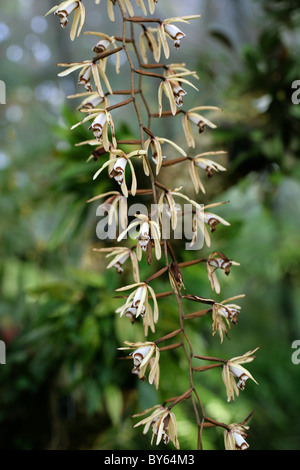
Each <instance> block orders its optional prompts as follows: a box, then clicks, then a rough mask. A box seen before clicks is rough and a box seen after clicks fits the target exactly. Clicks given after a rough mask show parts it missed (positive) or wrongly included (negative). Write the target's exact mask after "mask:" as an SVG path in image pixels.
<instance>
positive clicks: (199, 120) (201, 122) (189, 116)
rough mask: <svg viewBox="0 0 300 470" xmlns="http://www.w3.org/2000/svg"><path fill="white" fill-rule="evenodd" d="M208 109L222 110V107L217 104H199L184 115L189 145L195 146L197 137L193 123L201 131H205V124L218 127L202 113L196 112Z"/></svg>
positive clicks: (185, 132) (184, 128)
mask: <svg viewBox="0 0 300 470" xmlns="http://www.w3.org/2000/svg"><path fill="white" fill-rule="evenodd" d="M206 110H212V111H221V109H220V108H218V107H217V106H197V107H195V108H192V109H189V111H186V112H185V113H184V115H183V118H182V127H183V130H184V134H185V137H186V141H187V144H188V146H189V147H193V148H195V139H194V137H193V133H192V128H191V123H193V124H195V125H196V126H197V127H198V129H199V133H202V132H203V131H204V128H205V126H208V127H211V128H212V129H216V127H217V126H216V124H214V123H213V122H211V121H210V120H209V119H207V118H205V117H204V116H202V114H199V113H197V112H196V111H206Z"/></svg>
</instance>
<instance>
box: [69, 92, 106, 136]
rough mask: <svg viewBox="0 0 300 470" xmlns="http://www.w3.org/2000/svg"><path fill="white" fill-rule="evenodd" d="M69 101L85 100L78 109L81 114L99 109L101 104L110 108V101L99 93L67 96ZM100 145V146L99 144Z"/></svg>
mask: <svg viewBox="0 0 300 470" xmlns="http://www.w3.org/2000/svg"><path fill="white" fill-rule="evenodd" d="M67 98H68V99H74V98H75V99H77V98H84V100H83V101H82V102H81V104H80V105H79V106H77V109H78V110H79V111H81V112H83V113H84V112H87V113H88V112H92V110H93V109H95V108H99V106H100V105H101V104H103V108H104V109H105V108H107V107H108V106H109V101H108V99H107V98H106V97H105V96H100V95H99V93H98V92H89V91H86V92H84V93H75V94H73V95H69V96H67ZM98 145H99V144H98Z"/></svg>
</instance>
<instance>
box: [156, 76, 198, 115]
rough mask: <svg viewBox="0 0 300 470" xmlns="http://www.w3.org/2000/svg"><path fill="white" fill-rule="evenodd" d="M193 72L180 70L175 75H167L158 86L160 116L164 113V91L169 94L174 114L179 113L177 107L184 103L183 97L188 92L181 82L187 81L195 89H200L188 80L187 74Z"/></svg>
mask: <svg viewBox="0 0 300 470" xmlns="http://www.w3.org/2000/svg"><path fill="white" fill-rule="evenodd" d="M191 74H193V72H180V73H176V74H174V75H169V76H168V77H165V78H164V79H163V80H162V82H161V84H160V85H159V88H158V111H159V116H161V113H162V96H163V92H164V93H165V95H166V96H167V98H168V100H169V103H170V108H171V112H172V114H173V116H175V114H176V113H177V108H180V107H181V106H182V104H183V97H184V96H185V95H186V94H187V93H186V91H185V90H184V89H183V88H182V87H181V83H185V84H187V85H189V86H191V87H193V88H194V89H195V90H197V91H199V90H198V88H197V87H196V86H195V85H193V83H191V82H190V81H189V80H186V79H185V78H183V77H185V76H187V75H191Z"/></svg>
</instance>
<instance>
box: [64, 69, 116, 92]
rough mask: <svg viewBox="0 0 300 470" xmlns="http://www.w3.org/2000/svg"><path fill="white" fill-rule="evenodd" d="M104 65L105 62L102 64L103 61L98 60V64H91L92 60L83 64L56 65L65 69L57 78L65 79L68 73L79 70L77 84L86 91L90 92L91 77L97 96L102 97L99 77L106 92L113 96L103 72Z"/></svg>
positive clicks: (91, 89)
mask: <svg viewBox="0 0 300 470" xmlns="http://www.w3.org/2000/svg"><path fill="white" fill-rule="evenodd" d="M104 64H105V62H103V60H100V61H99V63H98V64H97V63H95V62H93V61H92V60H85V61H83V62H74V63H70V64H68V63H62V64H57V65H58V66H59V67H66V70H64V71H63V72H60V73H59V74H58V76H59V77H65V76H67V75H69V74H70V73H72V72H75V71H77V70H80V69H81V70H80V73H79V77H78V84H79V85H83V86H84V87H85V89H86V90H87V91H89V92H92V91H93V88H92V85H91V81H90V80H91V78H92V77H93V79H94V83H95V87H96V90H97V92H98V94H99V95H100V96H102V97H104V96H105V94H104V92H103V89H102V85H101V80H100V76H101V78H102V79H103V81H104V83H105V86H106V88H107V90H108V92H109V93H110V94H113V92H112V89H111V86H110V83H109V81H108V78H107V76H106V74H105V71H104V67H103V66H104Z"/></svg>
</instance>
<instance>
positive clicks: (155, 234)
mask: <svg viewBox="0 0 300 470" xmlns="http://www.w3.org/2000/svg"><path fill="white" fill-rule="evenodd" d="M135 217H136V220H134V221H133V222H131V224H129V226H128V227H127V228H126V229H125V230H124V231H123V232H122V233H121V234H120V235H119V237H118V242H119V241H121V240H123V238H124V237H125V236H126V235H127V234H128V232H129V231H130V230H132V229H133V228H135V227H137V226H139V233H138V235H137V236H136V239H137V240H138V244H137V257H138V260H139V261H140V260H141V258H142V251H146V249H147V246H148V243H150V241H151V240H153V242H154V249H155V256H156V258H157V259H160V258H161V246H160V240H161V233H160V228H159V225H158V223H157V222H155V221H154V220H151V219H149V217H148V216H147V215H144V214H136V215H135Z"/></svg>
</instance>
